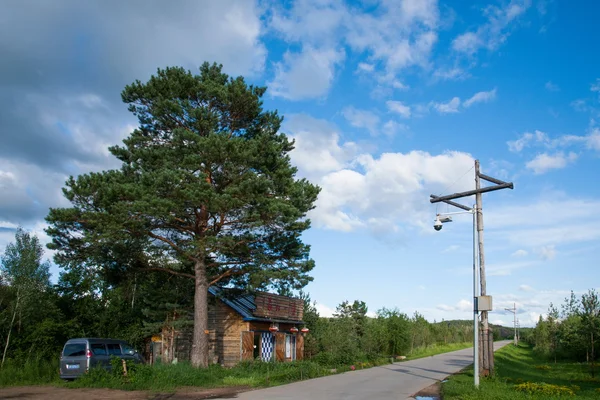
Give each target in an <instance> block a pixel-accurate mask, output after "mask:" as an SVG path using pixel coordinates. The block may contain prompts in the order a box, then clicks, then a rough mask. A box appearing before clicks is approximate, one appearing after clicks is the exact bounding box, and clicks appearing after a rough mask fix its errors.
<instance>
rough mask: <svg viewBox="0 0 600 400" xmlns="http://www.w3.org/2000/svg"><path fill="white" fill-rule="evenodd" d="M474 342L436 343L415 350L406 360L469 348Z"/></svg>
mask: <svg viewBox="0 0 600 400" xmlns="http://www.w3.org/2000/svg"><path fill="white" fill-rule="evenodd" d="M472 346H473V343H471V342H464V343H449V344H434V345H431V346H427V347H419V348H416V349H414V350H413V352H412V353H411V354H409V355H407V356H406V360H405V361H408V360H416V359H417V358H423V357H431V356H435V355H437V354H442V353H448V352H451V351H456V350H462V349H467V348H469V347H472Z"/></svg>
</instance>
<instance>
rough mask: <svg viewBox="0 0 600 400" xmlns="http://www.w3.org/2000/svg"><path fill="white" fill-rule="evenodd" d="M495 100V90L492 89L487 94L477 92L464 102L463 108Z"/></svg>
mask: <svg viewBox="0 0 600 400" xmlns="http://www.w3.org/2000/svg"><path fill="white" fill-rule="evenodd" d="M495 98H496V89H495V88H494V89H492V90H490V91H489V92H478V93H475V94H474V95H473V96H472V97H471V98H470V99H468V100H465V102H464V103H463V106H464V107H471V106H472V105H473V104H476V103H487V102H489V101H492V100H493V99H495Z"/></svg>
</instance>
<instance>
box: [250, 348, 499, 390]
mask: <svg viewBox="0 0 600 400" xmlns="http://www.w3.org/2000/svg"><path fill="white" fill-rule="evenodd" d="M508 343H511V341H510V340H506V341H502V342H496V343H494V349H495V350H497V349H499V348H500V347H502V346H504V345H506V344H508ZM472 363H473V348H470V349H464V350H458V351H453V352H451V353H445V354H439V355H437V356H433V357H426V358H421V359H418V360H413V361H405V362H398V363H394V364H389V365H383V366H381V367H375V368H369V369H365V370H360V371H350V372H346V373H343V374H339V375H331V376H326V377H323V378H317V379H311V380H306V381H301V382H295V383H291V384H289V385H283V386H276V387H272V388H268V389H261V390H254V391H250V392H245V393H240V394H239V395H238V398H239V399H242V400H265V399H278V400H337V399H340V400H342V399H343V400H365V399H373V400H379V399H400V400H405V399H412V398H413V397H411V396H412V395H414V394H415V393H418V392H419V391H420V390H422V389H424V388H426V387H428V386H430V385H432V384H434V383H436V382H438V381H441V380H444V379H445V378H446V377H448V376H449V375H451V374H453V373H455V372H458V371H460V370H461V369H463V368H465V367H467V366H469V365H471V364H472Z"/></svg>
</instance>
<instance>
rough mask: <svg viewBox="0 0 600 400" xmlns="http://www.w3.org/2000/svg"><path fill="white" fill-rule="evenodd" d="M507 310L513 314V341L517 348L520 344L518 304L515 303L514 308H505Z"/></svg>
mask: <svg viewBox="0 0 600 400" xmlns="http://www.w3.org/2000/svg"><path fill="white" fill-rule="evenodd" d="M505 310H506V311H510V312H511V313H513V324H514V328H515V336H514V339H513V344H514V345H515V346H516V345H517V344H518V343H519V337H518V335H517V303H514V305H513V308H505Z"/></svg>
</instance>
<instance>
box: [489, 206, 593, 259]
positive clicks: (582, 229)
mask: <svg viewBox="0 0 600 400" xmlns="http://www.w3.org/2000/svg"><path fill="white" fill-rule="evenodd" d="M551 197H552V199H551V200H548V199H547V198H540V199H539V200H532V201H531V202H529V203H525V204H523V203H519V204H514V205H507V206H501V207H496V208H494V209H490V210H488V211H487V212H486V215H485V222H486V229H487V230H488V231H490V234H493V235H494V236H496V238H497V239H496V240H500V241H504V242H505V243H508V244H510V245H515V246H519V248H521V249H528V250H530V252H531V251H533V252H534V253H536V254H538V255H540V254H541V253H540V249H541V248H544V247H547V249H546V252H545V253H547V254H551V252H552V250H551V249H552V246H555V247H554V248H556V246H567V245H572V244H583V243H593V242H595V241H598V240H600V215H599V214H598V209H600V201H597V200H589V199H577V198H568V197H565V196H561V195H554V196H551ZM555 254H556V252H555Z"/></svg>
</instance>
